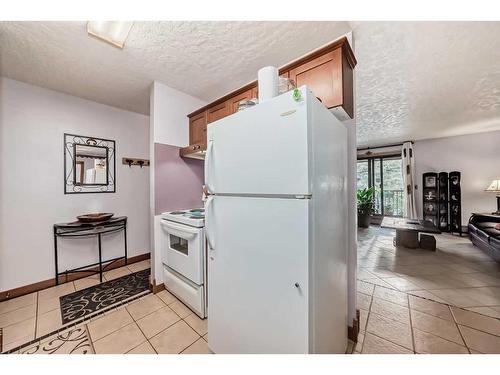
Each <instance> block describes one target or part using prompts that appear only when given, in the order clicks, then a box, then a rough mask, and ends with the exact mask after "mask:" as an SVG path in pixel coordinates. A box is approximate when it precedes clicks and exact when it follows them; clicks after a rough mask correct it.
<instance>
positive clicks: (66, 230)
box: [54, 216, 127, 285]
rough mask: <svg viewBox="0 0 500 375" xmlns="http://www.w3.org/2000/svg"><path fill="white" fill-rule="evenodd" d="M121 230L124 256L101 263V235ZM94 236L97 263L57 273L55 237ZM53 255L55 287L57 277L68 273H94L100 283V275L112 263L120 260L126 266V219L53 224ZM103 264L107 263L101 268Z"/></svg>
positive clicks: (117, 218)
mask: <svg viewBox="0 0 500 375" xmlns="http://www.w3.org/2000/svg"><path fill="white" fill-rule="evenodd" d="M121 230H123V235H124V238H125V255H124V256H122V257H118V258H113V259H108V260H105V261H104V262H103V260H102V249H101V236H102V235H103V234H109V233H114V232H119V231H121ZM92 236H96V237H97V241H98V245H99V262H98V263H93V264H88V265H85V266H82V267H77V268H73V269H70V270H66V271H64V272H61V273H59V267H58V264H57V237H65V238H77V237H78V238H80V237H92ZM54 255H55V265H56V285H59V276H60V275H66V279H67V278H68V273H74V272H95V273H99V279H100V281H101V283H102V273H103V271H104V270H105V269H106V268H107V267H108V266H110V265H111V264H112V263H114V262H116V261H117V260H120V259H125V264H127V217H126V216H119V217H114V218H111V219H109V220H106V221H101V222H96V223H82V222H80V221H75V222H72V223H61V224H54ZM103 263H107V264H106V265H105V266H104V267H103ZM97 265H98V266H99V269H98V270H95V269H88V268H89V267H94V266H97Z"/></svg>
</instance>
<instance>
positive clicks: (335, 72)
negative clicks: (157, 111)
mask: <svg viewBox="0 0 500 375" xmlns="http://www.w3.org/2000/svg"><path fill="white" fill-rule="evenodd" d="M355 66H356V59H355V57H354V53H353V52H352V50H351V47H350V46H349V42H348V41H347V38H345V37H344V38H341V39H339V40H337V41H335V42H333V43H331V44H330V45H327V46H325V47H323V48H321V49H320V50H317V51H314V52H312V53H311V54H309V55H307V56H305V57H303V58H300V59H299V60H297V61H294V62H292V63H290V64H288V65H286V66H284V67H282V68H281V69H280V70H279V75H280V77H286V78H290V79H292V80H293V81H294V82H295V84H296V85H297V87H300V86H302V85H307V86H308V87H309V88H310V89H311V91H312V92H313V93H314V95H316V96H317V97H318V98H319V99H320V100H321V102H322V103H323V104H324V105H325V106H326V107H328V108H330V109H331V111H332V112H333V113H334V114H335V115H336V116H337V118H339V119H341V120H347V119H349V118H353V117H354V100H353V69H354V67H355ZM258 94H259V90H258V85H257V82H256V81H254V82H251V83H249V84H248V85H245V86H244V87H241V88H239V89H238V90H235V91H233V92H232V93H230V94H228V95H226V96H224V97H222V98H220V99H217V100H216V101H214V102H212V103H210V104H208V105H206V106H205V107H203V108H200V109H198V110H197V111H195V112H193V113H191V114H189V115H188V117H189V128H190V129H189V144H190V145H189V146H188V147H185V148H183V149H182V150H181V156H190V155H191V154H193V155H195V153H196V155H198V154H199V152H200V150H201V151H203V150H205V149H206V144H207V140H206V138H207V124H209V123H211V122H214V121H217V120H220V119H221V118H223V117H226V116H229V115H231V114H233V113H235V112H236V111H237V109H238V103H239V102H240V101H242V100H249V99H253V98H258ZM193 157H196V156H193Z"/></svg>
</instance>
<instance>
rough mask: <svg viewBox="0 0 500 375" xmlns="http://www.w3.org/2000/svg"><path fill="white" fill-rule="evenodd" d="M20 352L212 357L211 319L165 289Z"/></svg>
mask: <svg viewBox="0 0 500 375" xmlns="http://www.w3.org/2000/svg"><path fill="white" fill-rule="evenodd" d="M16 353H19V354H90V353H96V354H210V353H211V351H210V350H209V348H208V344H207V320H206V319H205V320H202V319H200V318H199V317H198V316H197V315H195V314H194V313H193V312H192V311H191V310H189V309H188V308H187V307H186V306H185V305H184V304H182V303H181V302H180V301H179V300H177V298H175V297H174V296H173V295H172V294H170V293H169V292H167V291H166V290H164V291H161V292H160V293H158V294H148V295H147V296H145V297H142V298H140V299H137V300H135V301H133V302H130V303H128V304H125V305H123V306H120V307H119V308H115V309H112V310H110V311H108V312H106V313H104V314H102V315H99V316H96V317H95V318H93V319H91V320H90V321H87V322H85V323H82V324H79V325H76V326H75V327H71V328H68V329H67V330H65V331H62V332H61V333H58V334H55V335H53V336H51V337H48V338H45V339H43V340H41V341H40V342H38V343H34V344H31V345H29V346H26V347H24V348H22V349H21V350H19V351H18V352H16Z"/></svg>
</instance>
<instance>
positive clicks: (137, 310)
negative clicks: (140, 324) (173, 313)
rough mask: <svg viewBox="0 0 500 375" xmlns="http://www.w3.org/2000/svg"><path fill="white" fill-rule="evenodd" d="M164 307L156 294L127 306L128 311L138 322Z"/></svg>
mask: <svg viewBox="0 0 500 375" xmlns="http://www.w3.org/2000/svg"><path fill="white" fill-rule="evenodd" d="M162 307H165V304H164V303H163V302H162V300H161V299H159V298H158V297H157V296H156V295H154V294H148V295H147V296H146V297H143V298H141V299H139V300H137V301H134V302H132V303H131V304H130V305H127V310H128V312H129V313H130V315H132V318H134V320H138V319H141V318H142V317H144V316H146V315H148V314H151V313H152V312H153V311H156V310H159V309H161V308H162Z"/></svg>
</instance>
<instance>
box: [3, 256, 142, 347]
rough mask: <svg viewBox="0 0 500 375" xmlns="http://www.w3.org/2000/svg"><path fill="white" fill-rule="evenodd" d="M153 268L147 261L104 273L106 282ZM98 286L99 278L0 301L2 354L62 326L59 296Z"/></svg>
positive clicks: (78, 281) (91, 277)
mask: <svg viewBox="0 0 500 375" xmlns="http://www.w3.org/2000/svg"><path fill="white" fill-rule="evenodd" d="M149 267H150V261H149V260H145V261H142V262H137V263H134V264H131V265H128V266H125V267H120V268H116V269H113V270H110V271H108V272H105V273H104V279H105V280H106V281H109V280H112V279H115V278H117V277H121V276H124V275H127V274H130V273H133V272H137V271H140V270H143V269H146V268H149ZM98 283H99V276H98V275H93V276H90V277H87V278H84V279H80V280H75V281H72V282H69V283H64V284H61V285H58V286H55V287H52V288H48V289H44V290H41V291H39V292H35V293H31V294H28V295H25V296H22V297H18V298H14V299H12V300H8V301H4V302H0V328H2V331H3V348H2V349H3V351H8V350H11V349H13V348H15V347H18V346H20V345H22V344H24V343H27V342H30V341H32V340H35V339H37V338H39V337H42V336H44V335H47V334H49V333H51V332H53V331H55V330H58V329H60V328H61V327H63V324H62V320H61V311H60V304H59V297H60V296H63V295H65V294H69V293H72V292H74V291H76V290H80V289H84V288H87V287H89V286H92V285H96V284H98Z"/></svg>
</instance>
